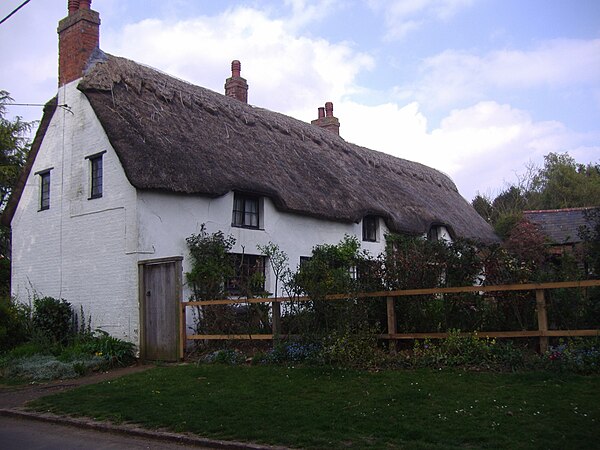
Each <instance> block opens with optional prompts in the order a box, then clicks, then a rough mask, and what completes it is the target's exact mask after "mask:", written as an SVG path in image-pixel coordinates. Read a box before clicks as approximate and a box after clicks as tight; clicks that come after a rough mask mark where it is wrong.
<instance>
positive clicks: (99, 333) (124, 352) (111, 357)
mask: <svg viewBox="0 0 600 450" xmlns="http://www.w3.org/2000/svg"><path fill="white" fill-rule="evenodd" d="M80 345H81V349H82V351H84V352H85V353H87V354H89V355H94V356H97V357H102V358H104V359H105V360H106V361H107V363H108V365H109V367H116V366H128V365H130V364H131V363H133V362H134V361H135V345H134V344H132V343H131V342H127V341H124V340H122V339H119V338H116V337H114V336H111V335H110V334H108V333H107V332H106V331H103V330H96V331H95V332H94V333H93V334H92V336H90V337H88V338H84V339H83V342H82V343H81V344H80Z"/></svg>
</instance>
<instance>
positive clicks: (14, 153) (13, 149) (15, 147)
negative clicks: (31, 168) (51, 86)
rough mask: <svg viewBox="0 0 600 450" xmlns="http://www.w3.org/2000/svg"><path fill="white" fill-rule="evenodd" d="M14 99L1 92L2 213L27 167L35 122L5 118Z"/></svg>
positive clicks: (17, 118) (0, 197)
mask: <svg viewBox="0 0 600 450" xmlns="http://www.w3.org/2000/svg"><path fill="white" fill-rule="evenodd" d="M11 101H12V98H11V97H10V95H9V94H8V92H6V91H2V90H0V211H3V210H4V207H5V206H6V202H7V201H8V197H9V196H10V194H11V192H12V190H13V187H14V186H15V183H16V182H17V179H18V177H19V174H20V173H21V169H22V168H23V166H24V165H25V160H26V159H27V153H28V152H29V147H30V144H31V143H30V139H29V132H30V131H31V128H32V127H33V125H34V123H33V122H24V121H23V119H22V118H21V117H16V118H15V119H13V120H9V119H7V118H6V117H5V114H6V107H7V105H8V104H9V103H10V102H11Z"/></svg>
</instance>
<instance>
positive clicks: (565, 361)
mask: <svg viewBox="0 0 600 450" xmlns="http://www.w3.org/2000/svg"><path fill="white" fill-rule="evenodd" d="M544 361H545V363H546V368H548V369H552V370H560V371H567V372H576V373H583V374H590V373H600V338H598V337H596V338H587V339H583V338H578V339H560V340H559V343H558V345H556V346H553V347H550V349H549V350H548V352H547V353H546V354H545V355H544Z"/></svg>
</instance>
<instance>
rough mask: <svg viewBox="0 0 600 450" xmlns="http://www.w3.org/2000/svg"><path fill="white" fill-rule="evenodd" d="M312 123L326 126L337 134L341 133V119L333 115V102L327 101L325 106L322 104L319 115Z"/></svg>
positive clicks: (322, 126)
mask: <svg viewBox="0 0 600 450" xmlns="http://www.w3.org/2000/svg"><path fill="white" fill-rule="evenodd" d="M310 123H311V124H313V125H316V126H318V127H321V128H325V129H326V130H329V131H331V132H332V133H335V134H337V135H339V134H340V121H339V120H338V118H337V117H333V103H331V102H327V103H325V107H324V108H323V107H322V106H321V107H320V108H319V117H318V118H317V119H315V120H313V121H311V122H310Z"/></svg>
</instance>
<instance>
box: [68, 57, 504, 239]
mask: <svg viewBox="0 0 600 450" xmlns="http://www.w3.org/2000/svg"><path fill="white" fill-rule="evenodd" d="M79 89H80V90H81V91H82V92H83V93H84V94H85V95H86V97H87V98H88V99H89V101H90V103H91V105H92V108H93V109H94V111H95V113H96V115H97V116H98V118H99V120H100V122H101V124H102V126H103V127H104V130H105V131H106V134H107V136H108V138H109V140H110V142H111V144H112V146H113V147H114V149H115V151H116V153H117V155H118V156H119V158H120V160H121V163H122V164H123V167H124V169H125V173H126V175H127V177H128V179H129V181H130V182H131V184H132V185H133V186H135V187H136V188H138V189H151V190H161V191H168V192H172V193H180V194H200V195H206V196H213V197H216V196H220V195H223V194H225V193H227V192H229V191H244V192H248V193H255V194H260V195H265V196H268V197H270V198H271V199H272V200H273V201H274V203H275V205H276V206H277V207H278V208H279V209H280V210H282V211H288V212H292V213H298V214H303V215H310V216H314V217H319V218H324V219H330V220H337V221H346V222H358V221H360V220H361V219H362V218H363V217H364V216H365V215H367V214H373V215H379V216H381V217H383V218H384V219H385V220H386V223H387V225H388V227H389V228H390V229H391V230H393V231H397V232H404V233H411V234H422V233H426V232H427V231H428V229H429V227H430V226H431V225H432V224H446V225H448V226H449V228H450V229H451V232H452V233H453V234H454V235H455V236H460V237H465V238H471V239H475V240H481V241H494V240H496V237H495V235H494V234H493V232H492V230H491V228H490V227H489V225H488V224H487V223H486V222H485V221H484V220H483V219H482V218H481V217H480V216H479V215H478V214H477V212H476V211H475V210H474V209H473V208H472V207H471V206H470V205H469V204H468V203H467V202H466V201H465V200H464V199H463V198H462V197H461V196H460V194H459V193H458V191H457V189H456V186H455V185H454V183H453V182H452V181H451V180H450V179H449V178H448V177H447V176H445V175H443V174H441V173H440V172H438V171H436V170H434V169H431V168H429V167H426V166H424V165H422V164H418V163H415V162H411V161H407V160H404V159H399V158H395V157H393V156H390V155H387V154H384V153H380V152H376V151H372V150H369V149H366V148H363V147H359V146H357V145H353V144H349V143H347V142H345V141H344V140H343V139H342V138H341V137H339V136H337V135H335V134H334V133H331V132H328V131H326V130H323V129H321V128H318V127H316V126H314V125H310V124H308V123H304V122H301V121H299V120H296V119H293V118H291V117H287V116H285V115H283V114H278V113H274V112H272V111H268V110H265V109H262V108H256V107H253V106H250V105H247V104H245V103H242V102H240V101H238V100H235V99H233V98H230V97H226V96H224V95H222V94H218V93H216V92H213V91H211V90H208V89H205V88H202V87H198V86H194V85H192V84H189V83H187V82H184V81H182V80H179V79H176V78H174V77H171V76H169V75H166V74H164V73H162V72H160V71H158V70H155V69H152V68H150V67H146V66H144V65H141V64H138V63H136V62H133V61H130V60H127V59H124V58H119V57H115V56H111V55H107V57H106V58H100V59H98V61H97V62H96V63H95V64H94V65H93V66H92V67H91V68H90V69H89V70H88V72H87V73H86V75H85V76H84V78H83V79H82V81H81V82H80V84H79Z"/></svg>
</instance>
